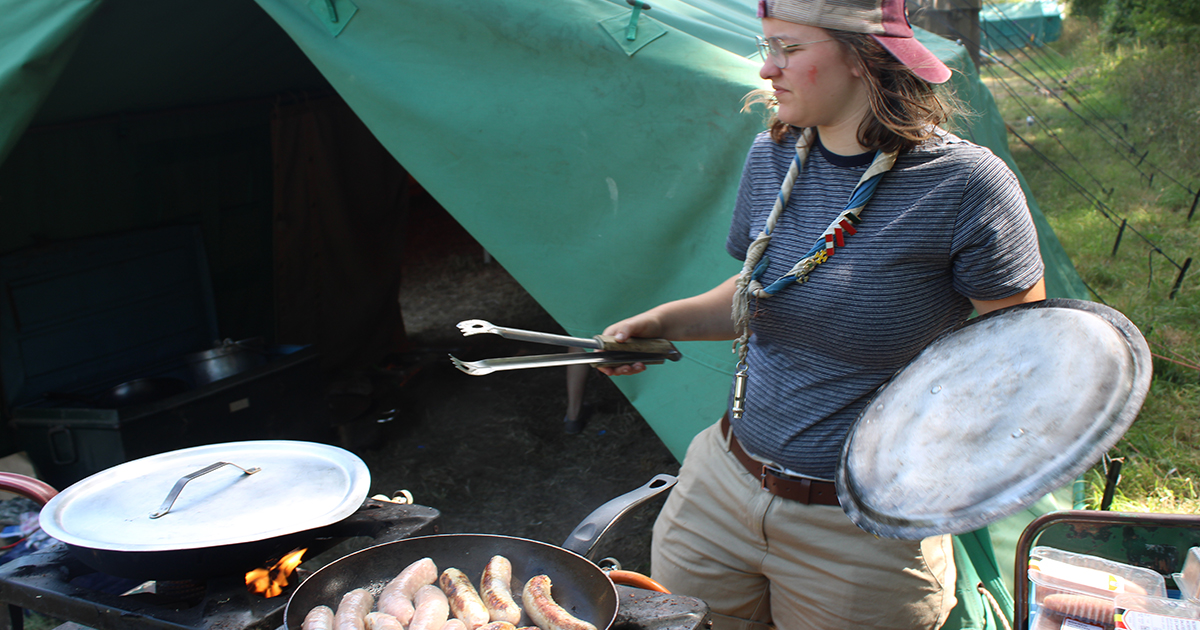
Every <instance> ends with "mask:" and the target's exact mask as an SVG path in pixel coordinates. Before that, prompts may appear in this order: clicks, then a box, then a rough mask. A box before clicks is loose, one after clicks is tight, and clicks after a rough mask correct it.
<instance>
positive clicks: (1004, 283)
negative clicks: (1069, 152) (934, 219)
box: [951, 151, 1044, 300]
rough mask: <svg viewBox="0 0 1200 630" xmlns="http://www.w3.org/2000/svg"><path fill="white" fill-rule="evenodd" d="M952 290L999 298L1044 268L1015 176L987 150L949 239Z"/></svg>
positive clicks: (969, 183) (1029, 281) (1039, 275)
mask: <svg viewBox="0 0 1200 630" xmlns="http://www.w3.org/2000/svg"><path fill="white" fill-rule="evenodd" d="M951 256H952V258H953V271H954V281H953V282H954V289H955V290H956V291H958V292H959V293H961V294H963V295H965V296H967V297H968V298H971V299H974V300H999V299H1003V298H1006V297H1010V296H1012V295H1014V294H1016V293H1019V292H1021V291H1024V290H1025V289H1028V288H1030V287H1032V286H1033V285H1034V284H1036V283H1037V281H1038V280H1040V279H1041V278H1042V274H1043V272H1044V266H1043V264H1042V257H1041V252H1040V250H1039V248H1038V240H1037V229H1036V227H1035V226H1034V224H1033V217H1032V216H1031V215H1030V213H1029V206H1028V205H1027V204H1026V202H1025V194H1024V192H1022V190H1021V185H1020V182H1018V181H1017V177H1016V176H1015V175H1014V174H1013V172H1012V171H1011V170H1009V168H1008V166H1007V165H1006V164H1005V163H1004V162H1003V161H1002V160H1001V159H1000V158H998V157H996V156H995V155H994V154H992V153H991V152H990V151H985V152H984V154H983V156H982V157H981V159H980V160H979V161H978V162H977V163H976V165H975V167H974V169H973V170H972V173H971V175H970V177H969V178H968V181H967V185H966V187H965V189H964V192H963V199H962V202H961V204H960V209H959V213H958V219H957V222H956V225H955V232H954V240H953V243H952V246H951Z"/></svg>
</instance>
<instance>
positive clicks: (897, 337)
mask: <svg viewBox="0 0 1200 630" xmlns="http://www.w3.org/2000/svg"><path fill="white" fill-rule="evenodd" d="M759 12H760V16H761V17H762V18H763V19H762V26H763V37H762V38H761V39H760V42H759V45H760V49H761V50H762V52H763V58H764V63H763V65H762V68H761V70H760V75H761V76H762V77H763V78H764V79H767V80H769V81H771V85H772V88H773V90H774V92H773V94H770V95H769V96H770V98H771V101H772V104H773V105H774V106H775V112H774V119H773V121H772V122H771V124H770V129H769V130H768V131H765V132H763V133H762V134H760V135H759V136H758V137H757V138H756V140H755V142H754V144H753V147H752V148H751V149H750V153H749V156H748V158H747V160H746V165H745V168H744V171H743V173H742V182H741V187H740V190H739V193H738V199H737V205H736V207H735V208H734V214H733V220H732V224H731V228H730V232H729V237H728V240H727V243H726V249H727V250H728V251H729V253H730V254H731V255H733V256H734V257H736V258H738V259H740V260H742V261H743V268H742V272H741V273H740V274H738V275H736V276H734V277H731V278H729V279H728V280H726V281H725V282H723V283H721V284H720V285H719V286H717V287H716V288H714V289H712V290H710V291H708V292H706V293H703V294H701V295H697V296H695V297H692V298H688V299H684V300H679V301H675V302H669V303H667V304H663V305H660V306H658V307H655V308H653V309H651V310H649V311H647V312H645V313H642V314H640V315H637V316H634V317H631V318H629V319H626V320H624V321H621V322H618V323H616V324H613V325H612V326H609V327H608V329H606V330H605V334H608V335H614V336H615V337H617V338H618V339H626V338H633V337H662V338H667V339H673V340H719V339H735V340H737V342H736V346H737V347H738V349H739V363H738V375H737V376H736V377H735V382H734V383H733V386H732V387H731V391H732V393H731V396H730V406H729V411H728V412H727V413H726V416H725V417H724V418H722V420H721V421H720V422H718V423H717V424H714V425H713V426H712V427H710V428H708V429H706V430H705V431H702V432H701V433H700V434H699V435H697V436H696V438H695V439H694V440H693V442H692V444H691V446H690V447H689V449H688V452H687V456H686V457H685V459H684V462H683V466H682V468H681V470H680V474H679V483H678V485H677V486H676V487H675V489H674V490H673V491H672V493H671V496H670V497H669V499H668V500H667V504H666V505H665V507H664V508H663V511H662V513H661V514H660V516H659V519H658V521H657V523H656V524H655V529H654V544H653V552H652V556H653V557H652V563H653V564H652V568H651V572H652V575H653V577H654V578H655V579H656V580H658V581H660V582H661V583H663V584H664V585H665V586H666V587H667V588H669V589H671V591H672V592H674V593H677V594H682V595H690V596H693V597H698V598H700V599H702V600H704V601H705V602H707V603H708V604H709V606H710V607H711V608H712V610H713V612H714V613H715V618H716V623H717V627H719V628H735V627H749V626H751V625H754V624H771V625H774V626H776V627H778V628H781V629H785V630H791V629H799V628H839V629H844V628H852V627H870V628H936V627H939V626H940V625H941V624H942V623H944V622H945V620H946V616H947V614H948V613H949V611H950V609H951V608H953V606H954V604H955V597H954V582H955V569H954V562H953V555H952V550H951V542H950V537H949V536H937V537H932V538H928V539H925V540H917V541H909V540H891V539H879V538H876V537H875V536H873V535H870V534H868V533H866V532H863V531H862V530H860V529H858V528H857V527H856V526H855V525H854V524H853V523H852V522H851V521H850V520H849V519H848V518H847V517H846V515H845V513H844V512H843V511H842V510H841V509H840V507H839V506H838V502H837V494H836V491H835V489H834V486H833V483H832V481H831V480H832V479H833V476H834V471H835V470H836V466H837V462H838V459H839V457H840V453H841V447H842V443H843V441H844V440H845V438H846V435H847V433H848V431H849V429H850V427H851V425H852V423H853V421H854V420H855V418H856V417H857V416H858V414H859V412H860V411H861V409H862V408H863V406H864V405H865V404H866V403H867V402H869V400H870V398H871V396H872V394H874V392H875V391H876V390H877V389H878V388H879V387H880V386H881V385H882V384H883V383H884V382H886V381H887V379H888V378H889V377H891V376H892V375H893V374H894V373H895V372H896V371H897V370H899V369H900V368H902V367H903V366H904V365H906V364H907V363H908V362H909V361H910V360H912V359H913V358H914V357H915V356H916V355H917V354H918V353H919V352H920V351H921V350H922V349H923V348H924V347H925V346H926V345H928V344H929V343H930V342H931V341H933V339H934V338H935V337H937V336H938V335H939V334H940V333H941V332H943V331H945V330H946V329H948V328H950V327H952V326H954V325H956V324H958V323H960V322H962V321H964V320H965V319H966V318H967V317H968V316H969V315H970V314H971V312H972V311H973V310H974V311H978V312H979V313H981V314H982V313H987V312H989V311H992V310H995V309H998V308H1002V307H1005V306H1010V305H1014V304H1018V303H1023V302H1031V301H1035V300H1039V299H1043V298H1044V297H1045V290H1044V285H1043V281H1042V271H1043V267H1042V262H1041V258H1040V255H1039V252H1038V246H1037V235H1036V232H1035V230H1034V227H1033V222H1032V220H1031V218H1030V215H1029V210H1028V208H1027V207H1026V205H1025V199H1024V196H1023V194H1022V193H1021V189H1020V187H1019V185H1018V183H1017V180H1016V178H1015V177H1014V175H1013V174H1012V172H1011V171H1009V170H1008V168H1007V167H1006V166H1005V165H1004V163H1003V162H1002V161H1001V160H1000V159H999V158H997V157H996V156H994V155H993V154H992V153H990V152H989V151H988V150H987V149H984V148H981V147H979V146H976V145H974V144H971V143H969V142H967V141H964V140H962V139H960V138H958V137H956V136H954V135H952V134H950V133H948V132H946V131H944V130H943V129H942V128H941V127H939V126H938V125H940V124H942V123H944V122H945V120H946V118H947V116H948V106H947V104H946V100H945V99H944V98H943V97H942V96H940V95H939V92H938V91H937V89H936V84H940V83H943V82H945V81H946V80H947V79H948V78H949V77H950V71H949V70H948V69H947V68H946V66H945V65H944V64H942V62H941V61H939V60H938V59H937V58H936V57H935V56H934V55H933V54H932V53H930V52H929V51H928V50H927V49H925V47H924V46H922V45H921V44H920V43H919V42H918V41H917V40H916V39H915V38H913V36H912V30H911V28H910V27H909V25H908V21H907V18H906V16H905V13H904V0H766V1H765V2H760V5H759ZM731 305H732V313H731ZM644 369H645V366H644V365H641V364H634V365H628V366H621V367H615V368H604V369H603V370H602V371H604V372H605V373H606V374H610V375H619V374H634V373H637V372H640V371H642V370H644Z"/></svg>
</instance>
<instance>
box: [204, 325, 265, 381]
mask: <svg viewBox="0 0 1200 630" xmlns="http://www.w3.org/2000/svg"><path fill="white" fill-rule="evenodd" d="M261 346H262V338H261V337H256V338H254V339H245V340H243V341H233V340H232V339H226V340H225V341H222V342H221V343H219V344H217V345H216V346H215V347H213V348H212V349H210V350H205V351H203V352H194V353H192V354H189V355H187V356H186V357H184V362H185V363H187V365H188V369H189V370H190V371H191V373H192V378H193V379H194V380H195V381H196V385H197V386H203V385H207V384H209V383H212V382H214V381H219V380H221V379H223V378H229V377H230V376H233V375H235V374H240V373H242V372H245V371H246V370H249V369H251V368H255V367H258V366H260V365H262V364H264V363H266V362H267V358H266V354H265V352H264V351H263V350H262V348H261Z"/></svg>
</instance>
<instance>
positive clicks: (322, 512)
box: [40, 440, 371, 551]
mask: <svg viewBox="0 0 1200 630" xmlns="http://www.w3.org/2000/svg"><path fill="white" fill-rule="evenodd" d="M220 462H228V463H231V464H234V466H230V465H225V466H218V467H216V468H215V469H214V470H212V471H211V472H207V473H205V474H202V475H199V476H196V477H194V478H192V479H190V480H189V481H187V482H186V483H185V485H184V486H183V487H182V489H181V490H180V492H179V494H178V496H177V498H176V499H175V500H174V502H173V504H172V505H170V508H169V510H167V513H166V514H165V515H162V516H160V517H158V518H151V514H152V513H155V512H159V511H160V510H161V509H162V508H163V505H164V502H166V500H167V498H168V495H170V494H171V493H172V490H173V489H174V488H175V486H176V484H178V483H179V482H180V480H181V479H184V478H185V477H187V476H189V475H191V474H193V473H196V472H197V471H200V470H202V469H205V468H208V467H210V466H212V465H214V464H217V463H220ZM239 467H240V468H242V469H251V468H255V467H257V468H259V469H260V470H259V471H258V472H255V473H253V474H246V473H244V472H243V471H242V470H240V469H239ZM370 485H371V478H370V473H369V471H368V470H367V466H366V464H364V463H363V461H362V460H361V459H359V458H358V457H357V456H356V455H354V454H353V453H351V452H349V451H346V450H344V449H341V448H338V447H335V446H330V445H327V444H318V443H315V442H300V441H290V440H261V441H245V442H229V443H223V444H210V445H206V446H197V447H193V448H188V449H183V450H178V451H171V452H168V453H161V454H159V455H152V456H150V457H145V458H142V459H137V460H133V461H130V462H126V463H124V464H120V465H118V466H114V467H112V468H109V469H107V470H104V471H101V472H99V473H96V474H94V475H92V476H90V477H88V478H86V479H83V480H82V481H79V482H78V483H75V484H73V485H72V486H70V487H69V488H67V489H66V490H63V491H62V492H60V493H59V494H58V495H57V496H55V497H54V498H53V499H51V500H50V501H49V502H47V503H46V505H45V506H44V507H43V508H42V511H41V514H40V522H41V526H42V529H43V530H44V531H45V532H46V533H47V534H49V535H50V536H53V537H54V538H56V539H58V540H61V541H63V542H65V543H67V544H71V545H77V546H81V547H87V548H91V549H102V550H109V551H171V550H180V549H197V548H208V547H217V546H222V545H233V544H239V543H247V542H255V541H259V540H266V539H269V538H274V537H277V536H283V535H286V534H291V533H296V532H301V531H306V530H309V529H313V528H317V527H323V526H325V525H329V524H332V523H336V522H338V521H340V520H342V519H344V518H346V517H347V516H349V515H350V514H353V513H354V512H355V511H356V510H357V509H358V508H359V507H360V506H361V505H362V503H363V501H365V500H366V497H367V492H368V491H369V489H370Z"/></svg>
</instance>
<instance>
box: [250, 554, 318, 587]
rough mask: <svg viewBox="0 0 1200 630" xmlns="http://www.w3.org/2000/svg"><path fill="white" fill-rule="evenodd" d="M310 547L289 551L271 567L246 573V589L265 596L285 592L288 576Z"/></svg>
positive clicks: (298, 564)
mask: <svg viewBox="0 0 1200 630" xmlns="http://www.w3.org/2000/svg"><path fill="white" fill-rule="evenodd" d="M305 551H308V549H297V550H295V551H292V552H291V553H288V554H287V555H285V556H284V557H283V558H281V559H280V560H279V562H276V563H275V564H274V565H272V566H271V568H269V569H254V570H253V571H250V572H249V573H247V574H246V589H247V590H249V591H250V592H251V593H257V594H259V595H262V596H263V597H276V596H278V595H280V594H282V593H283V588H284V587H285V586H287V585H288V576H290V575H291V574H292V572H293V571H295V570H296V567H298V566H300V561H301V559H302V558H303V557H304V552H305Z"/></svg>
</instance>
